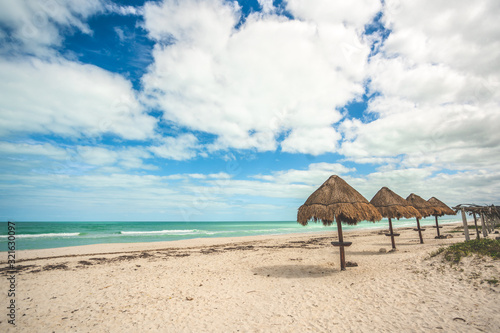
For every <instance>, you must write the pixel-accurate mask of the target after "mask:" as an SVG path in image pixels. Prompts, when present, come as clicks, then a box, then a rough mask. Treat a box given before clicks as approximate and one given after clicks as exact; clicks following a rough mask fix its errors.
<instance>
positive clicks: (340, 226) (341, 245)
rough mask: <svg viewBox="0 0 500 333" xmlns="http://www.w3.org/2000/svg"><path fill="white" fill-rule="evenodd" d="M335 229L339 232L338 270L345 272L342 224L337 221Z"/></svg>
mask: <svg viewBox="0 0 500 333" xmlns="http://www.w3.org/2000/svg"><path fill="white" fill-rule="evenodd" d="M337 229H338V231H339V248H340V270H342V271H345V252H344V244H343V243H344V236H343V235H342V224H341V223H340V221H337Z"/></svg>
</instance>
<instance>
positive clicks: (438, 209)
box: [427, 197, 457, 238]
mask: <svg viewBox="0 0 500 333" xmlns="http://www.w3.org/2000/svg"><path fill="white" fill-rule="evenodd" d="M427 202H428V203H429V204H430V205H431V206H432V208H434V210H435V211H434V214H432V215H434V217H435V218H436V226H435V228H436V232H437V237H436V238H440V237H441V235H440V234H439V229H440V228H442V227H440V226H439V223H438V216H443V215H456V214H457V212H455V211H454V210H453V209H451V208H450V207H448V206H447V205H446V204H445V203H444V202H442V201H441V200H439V199H438V198H436V197H432V198H430V199H429V200H427Z"/></svg>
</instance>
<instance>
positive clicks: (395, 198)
mask: <svg viewBox="0 0 500 333" xmlns="http://www.w3.org/2000/svg"><path fill="white" fill-rule="evenodd" d="M370 203H371V204H372V205H373V206H375V208H377V209H378V211H379V212H380V214H381V215H382V216H383V217H387V218H391V219H393V218H396V219H398V220H399V219H400V218H402V217H404V218H407V219H409V218H411V217H418V218H421V217H422V215H421V214H420V213H419V211H418V210H417V209H416V208H415V207H413V206H412V205H410V203H409V202H408V201H406V200H405V199H403V198H402V197H400V196H399V195H397V194H396V193H394V192H393V191H391V190H390V189H388V188H387V187H382V188H381V189H380V190H379V191H378V192H377V194H375V196H374V197H373V198H372V200H371V201H370Z"/></svg>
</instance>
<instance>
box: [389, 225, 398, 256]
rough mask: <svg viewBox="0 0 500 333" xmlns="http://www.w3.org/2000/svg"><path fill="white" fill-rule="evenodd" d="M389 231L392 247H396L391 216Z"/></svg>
mask: <svg viewBox="0 0 500 333" xmlns="http://www.w3.org/2000/svg"><path fill="white" fill-rule="evenodd" d="M389 232H390V233H391V243H392V249H393V250H395V249H396V242H395V241H394V231H393V230H392V221H391V218H390V217H389Z"/></svg>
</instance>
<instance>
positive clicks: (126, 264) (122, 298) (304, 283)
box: [0, 223, 500, 332]
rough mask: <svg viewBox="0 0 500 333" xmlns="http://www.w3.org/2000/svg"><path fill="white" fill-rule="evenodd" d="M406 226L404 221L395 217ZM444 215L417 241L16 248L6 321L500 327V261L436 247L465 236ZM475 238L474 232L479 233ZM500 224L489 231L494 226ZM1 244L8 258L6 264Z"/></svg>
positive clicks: (283, 327)
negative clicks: (456, 260)
mask: <svg viewBox="0 0 500 333" xmlns="http://www.w3.org/2000/svg"><path fill="white" fill-rule="evenodd" d="M395 224H396V225H397V223H395ZM457 226H459V225H458V224H449V225H445V226H444V228H443V229H441V230H442V231H441V232H442V234H451V235H453V238H448V239H435V238H434V236H435V230H434V229H433V228H427V230H426V231H425V233H424V241H425V244H419V241H418V234H417V232H415V231H413V229H412V228H403V229H398V232H400V233H401V236H400V237H398V238H397V239H396V244H397V247H398V251H395V252H386V251H388V250H390V248H391V246H390V238H389V237H386V236H384V233H385V232H386V231H385V230H368V231H353V232H348V233H345V235H344V238H345V240H346V241H352V242H353V245H352V246H351V247H349V248H346V260H347V261H351V262H356V263H357V264H358V266H357V267H348V268H347V270H346V271H342V272H341V271H340V263H339V254H338V248H334V247H333V246H331V245H330V242H331V241H335V240H336V232H335V228H332V229H331V230H332V231H331V232H327V233H322V234H301V235H278V236H254V237H241V238H233V239H231V238H223V239H195V240H184V241H176V242H168V243H141V244H105V245H91V246H81V247H72V248H61V249H50V250H29V251H17V253H16V259H17V262H16V266H17V267H19V269H20V271H19V272H18V273H16V277H15V278H16V296H15V302H16V303H15V304H16V313H15V315H16V318H15V322H16V326H15V327H13V326H12V325H11V324H9V323H8V321H7V320H8V318H7V316H6V315H7V312H8V309H7V306H8V304H7V298H6V297H5V295H7V293H8V290H7V289H8V288H9V284H8V281H7V279H8V277H9V276H8V275H7V273H6V271H5V270H3V271H2V272H1V273H2V280H3V281H4V282H3V283H2V284H1V286H2V289H1V290H0V293H1V295H3V296H2V297H1V298H0V299H2V300H4V301H2V303H3V304H2V308H3V309H4V310H3V312H4V314H2V317H1V319H0V331H2V332H499V331H500V315H499V310H500V286H499V285H498V284H496V285H495V284H490V283H488V282H487V281H486V280H492V279H497V280H498V279H500V262H498V261H494V260H491V259H489V258H473V257H468V258H466V259H464V260H463V261H462V263H460V264H459V265H455V266H451V265H450V264H449V263H444V262H443V261H442V258H441V257H439V256H436V257H432V258H431V257H430V256H429V255H430V253H432V252H433V251H435V250H437V249H438V248H440V247H442V246H445V245H448V244H452V243H455V242H460V241H463V240H464V236H463V235H462V233H461V232H452V231H454V229H456V228H457ZM471 236H472V237H473V238H474V237H475V235H474V234H471ZM493 236H495V235H490V237H493ZM6 257H7V256H6V253H5V252H2V257H1V259H2V266H1V267H2V268H4V267H6Z"/></svg>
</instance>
